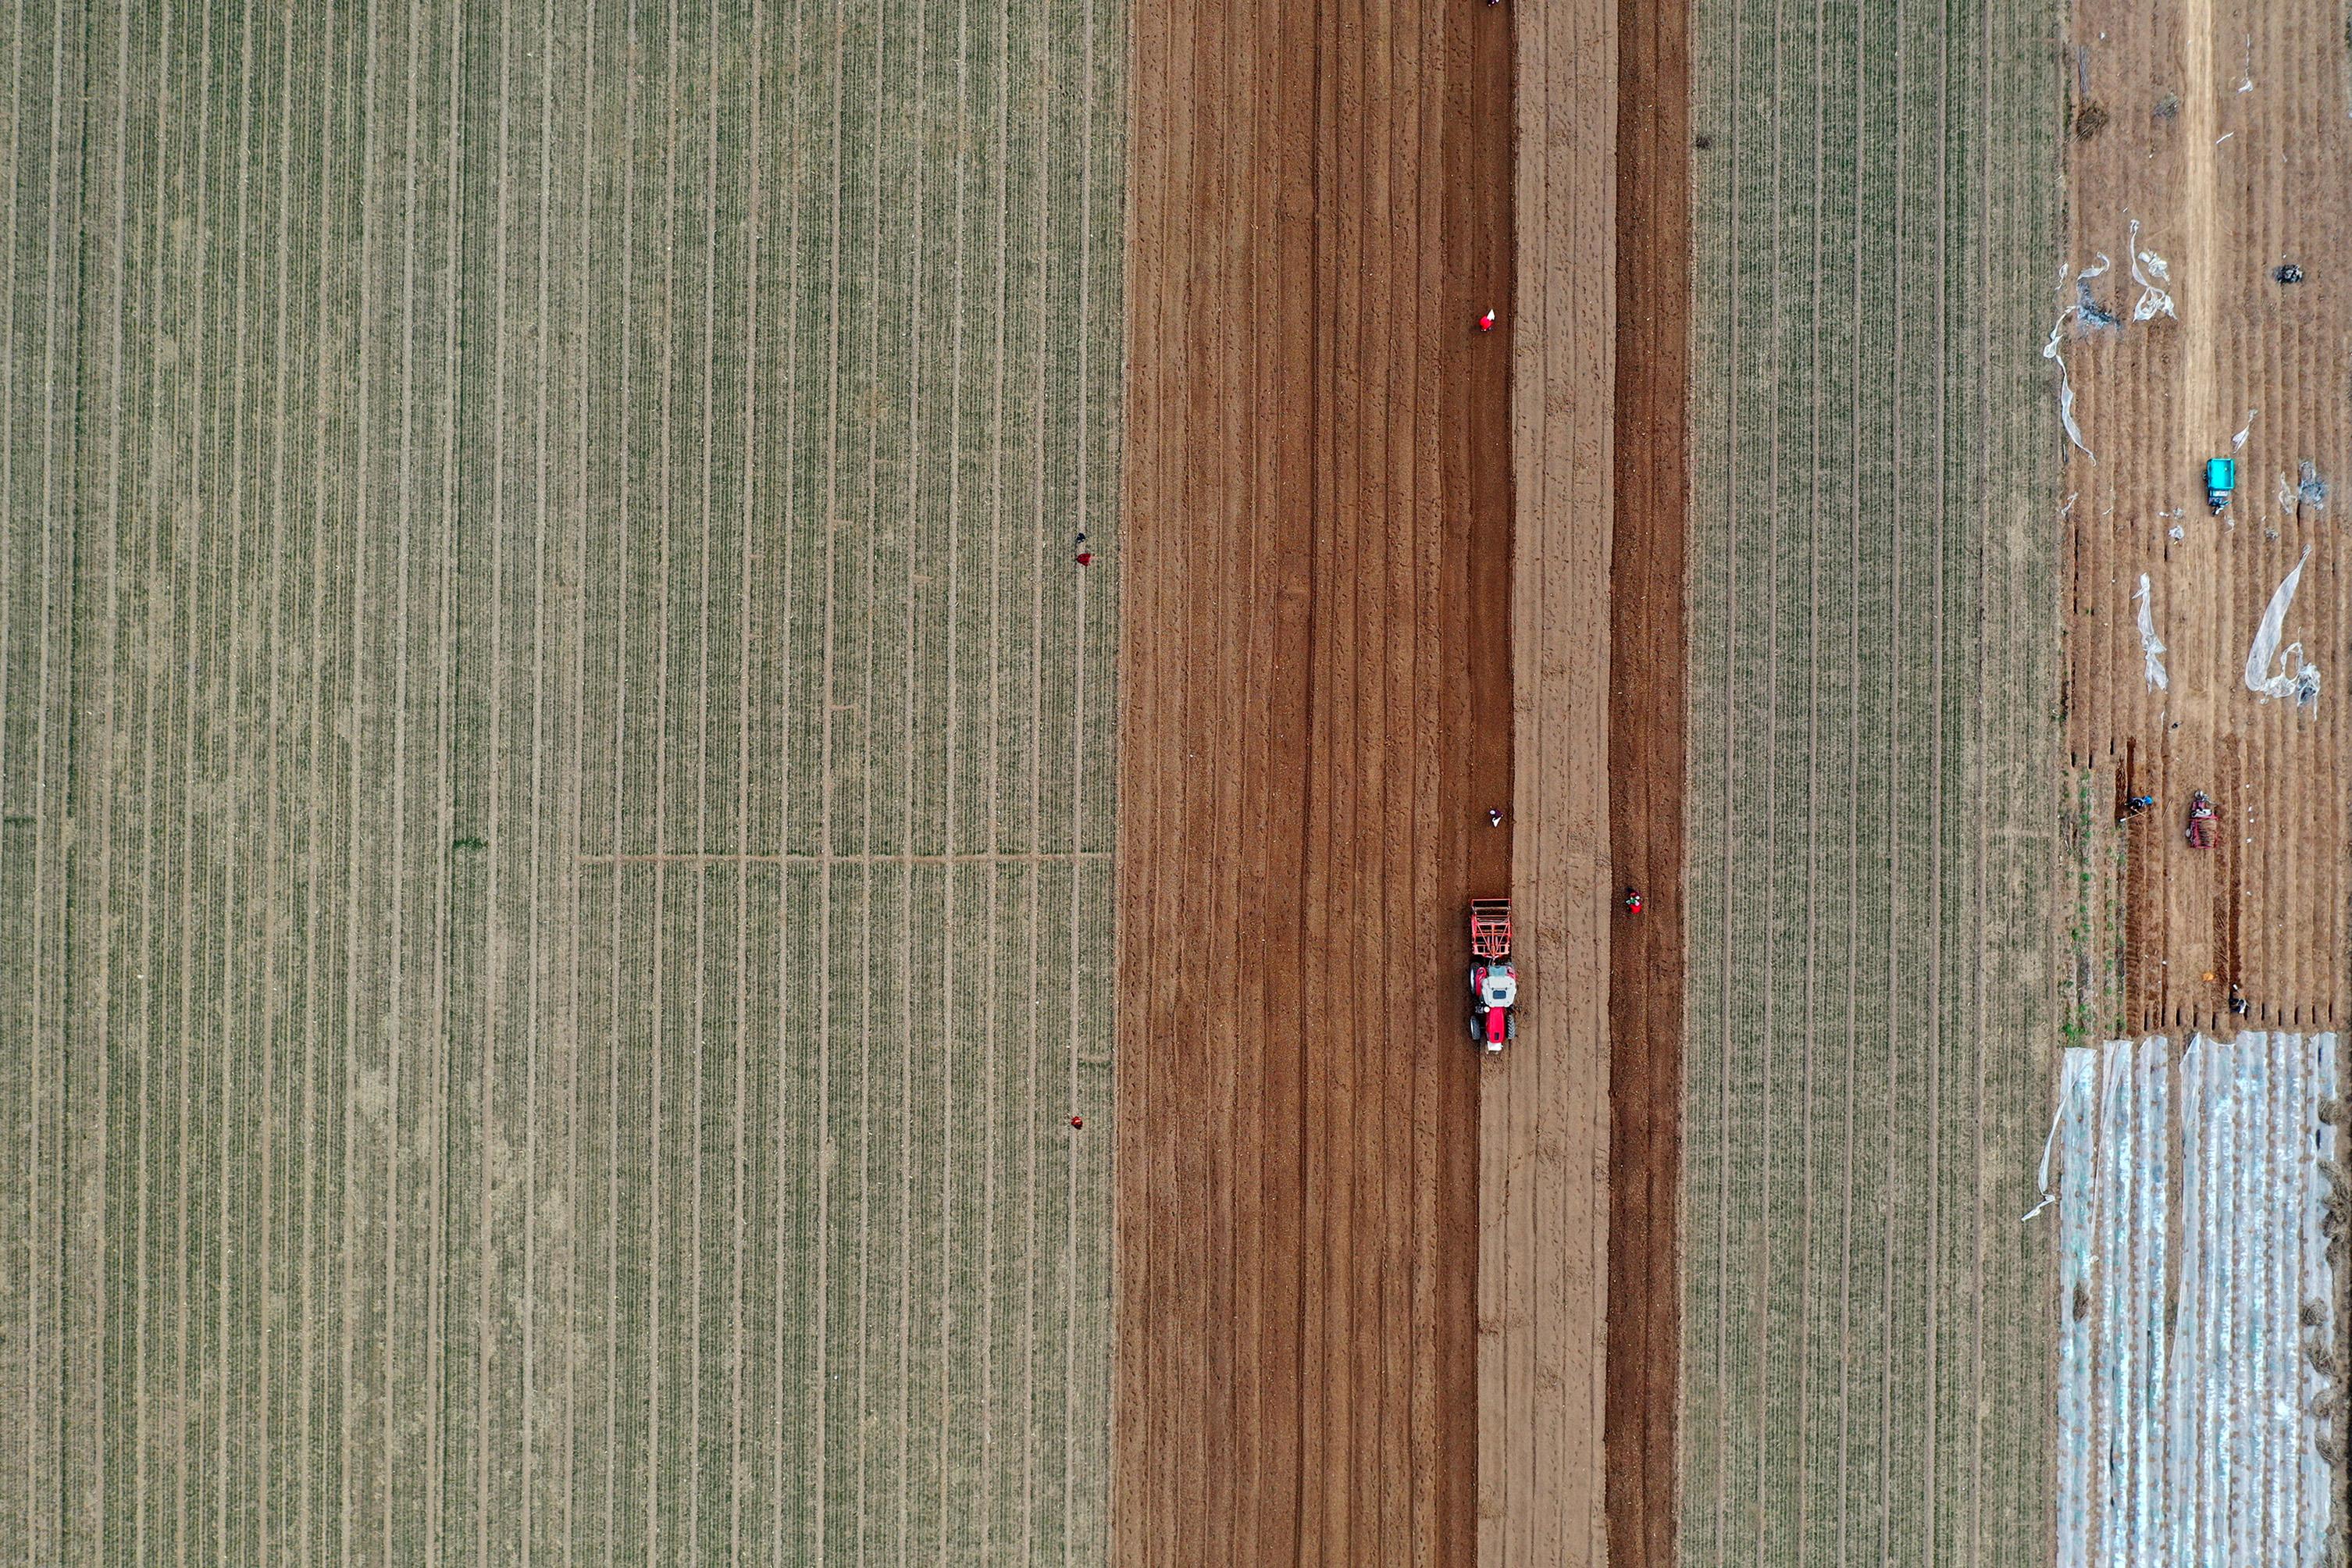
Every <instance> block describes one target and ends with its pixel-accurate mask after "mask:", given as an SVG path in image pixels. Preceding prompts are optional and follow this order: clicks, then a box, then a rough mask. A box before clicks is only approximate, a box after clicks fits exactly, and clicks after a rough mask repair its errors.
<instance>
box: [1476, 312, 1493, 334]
mask: <svg viewBox="0 0 2352 1568" xmlns="http://www.w3.org/2000/svg"><path fill="white" fill-rule="evenodd" d="M1478 330H1479V331H1482V332H1491V331H1494V330H1495V312H1494V311H1492V310H1489V311H1487V312H1486V314H1485V315H1483V316H1481V317H1479V318H1478Z"/></svg>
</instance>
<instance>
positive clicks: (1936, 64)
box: [1680, 0, 2063, 1568]
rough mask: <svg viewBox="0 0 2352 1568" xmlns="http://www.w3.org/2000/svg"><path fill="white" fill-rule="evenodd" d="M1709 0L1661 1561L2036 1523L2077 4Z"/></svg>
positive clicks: (1968, 1560) (2043, 1537) (1852, 1555)
mask: <svg viewBox="0 0 2352 1568" xmlns="http://www.w3.org/2000/svg"><path fill="white" fill-rule="evenodd" d="M1698 19H1699V27H1698V35H1697V57H1696V84H1695V90H1696V114H1695V119H1694V132H1695V134H1696V138H1697V139H1699V141H1700V145H1699V146H1698V147H1697V148H1696V149H1695V151H1694V153H1693V157H1694V158H1695V159H1696V186H1695V189H1696V207H1695V212H1694V217H1695V220H1696V222H1695V230H1696V232H1695V237H1694V247H1695V255H1694V261H1695V276H1696V307H1695V310H1696V313H1695V329H1694V330H1695V332H1696V355H1695V363H1696V364H1698V365H1700V366H1702V367H1704V366H1709V365H1713V366H1719V367H1722V368H1721V370H1720V371H1719V372H1718V373H1717V374H1711V375H1708V374H1702V375H1701V376H1700V377H1699V378H1698V379H1697V381H1696V402H1695V407H1694V416H1695V419H1694V447H1695V464H1694V469H1693V475H1692V494H1693V502H1694V508H1693V518H1692V527H1693V535H1692V556H1691V559H1692V563H1693V565H1692V574H1693V575H1692V587H1691V593H1692V615H1693V627H1692V630H1693V637H1692V641H1693V647H1694V653H1695V661H1696V663H1695V670H1696V674H1695V680H1696V689H1695V691H1694V692H1693V694H1692V698H1691V702H1690V710H1691V712H1692V715H1693V728H1692V737H1691V738H1692V769H1693V773H1692V786H1691V787H1692V795H1691V808H1690V813H1689V820H1690V824H1691V828H1690V857H1691V859H1690V870H1689V883H1690V895H1691V934H1690V943H1691V968H1690V980H1689V984H1690V994H1689V1004H1690V1008H1689V1018H1690V1023H1689V1031H1690V1032H1689V1040H1688V1051H1689V1056H1688V1091H1687V1092H1688V1099H1687V1107H1686V1117H1685V1174H1686V1195H1687V1210H1686V1214H1687V1229H1686V1232H1685V1312H1684V1331H1683V1332H1684V1368H1685V1380H1684V1401H1683V1424H1682V1431H1683V1440H1684V1444H1685V1448H1684V1468H1683V1491H1682V1521H1681V1530H1680V1537H1681V1543H1682V1547H1681V1549H1682V1557H1683V1561H1684V1563H1686V1564H1687V1565H1688V1568H1715V1565H1717V1564H1728V1563H1741V1564H1795V1563H1806V1564H1822V1563H1854V1564H1865V1563H1866V1564H1870V1565H1872V1568H1878V1565H1880V1564H1923V1565H1924V1564H1929V1563H1935V1564H1969V1565H1976V1564H1984V1565H1987V1568H1990V1565H1991V1564H1996V1563H2034V1562H2039V1561H2042V1559H2043V1558H2044V1557H2046V1555H2047V1553H2048V1552H2049V1550H2050V1542H2051V1541H2052V1539H2053V1538H2052V1535H2051V1524H2050V1519H2049V1509H2050V1498H2051V1485H2052V1482H2051V1458H2050V1454H2049V1449H2048V1443H2047V1440H2046V1433H2047V1431H2048V1428H2049V1425H2050V1421H2051V1413H2052V1404H2051V1401H2052V1384H2051V1378H2052V1353H2053V1352H2052V1346H2053V1341H2054V1331H2055V1316H2054V1313H2055V1304H2054V1302H2053V1300H2051V1297H2050V1285H2049V1278H2050V1258H2051V1246H2050V1237H2049V1236H2048V1235H2047V1233H2046V1227H2047V1226H2049V1225H2050V1224H2051V1223H2053V1221H2052V1217H2051V1216H2049V1215H2044V1216H2042V1218H2039V1219H2036V1220H2034V1221H2033V1222H2032V1223H2031V1224H2028V1225H2024V1226H2021V1225H2020V1223H2019V1216H2020V1215H2022V1214H2024V1213H2025V1212H2026V1210H2027V1209H2029V1208H2030V1207H2032V1205H2033V1203H2034V1201H2035V1186H2034V1175H2035V1166H2036V1163H2037V1162H2038V1160H2039V1158H2040V1154H2041V1150H2042V1140H2043V1136H2044V1133H2045V1131H2047V1128H2048V1125H2049V1117H2050V1111H2051V1107H2052V1105H2053V1097H2054V1083H2053V1067H2052V1063H2053V1058H2054V1054H2055V1052H2056V1049H2057V1047H2059V1046H2060V1044H2061V1043H2062V1036H2061V1029H2062V1023H2061V1015H2060V1012H2059V1007H2058V1000H2057V999H2058V994H2059V990H2058V982H2059V977H2058V975H2057V973H2056V972H2055V964H2054V960H2053V952H2054V948H2053V907H2054V905H2055V902H2056V887H2055V878H2056V863H2057V845H2056V843H2055V825H2056V824H2057V822H2058V821H2059V819H2060V809H2059V799H2058V796H2059V793H2060V789H2061V784H2060V765H2061V760H2062V759H2061V755H2060V751H2059V733H2058V728H2057V702H2058V687H2057V679H2058V677H2057V658H2056V651H2057V648H2058V621H2057V580H2056V572H2057V561H2056V549H2055V544H2054V540H2055V525H2054V521H2053V518H2054V515H2055V513H2056V511H2057V509H2058V506H2059V498H2058V497H2057V495H2056V494H2055V493H2054V492H2055V489H2056V484H2057V463H2056V458H2057V447H2056V442H2057V439H2058V437H2057V425H2056V415H2055V411H2054V405H2053V398H2052V389H2051V385H2050V382H2049V380H2048V377H2047V375H2046V374H2045V373H2046V370H2047V367H2046V366H2045V365H2044V364H2043V363H2042V361H2041V359H2040V357H2039V350H2040V347H2041V343H2042V335H2043V333H2045V332H2046V331H2047V330H2048V325H2049V321H2050V319H2051V317H2052V316H2053V313H2054V309H2055V307H2054V305H2053V302H2052V296H2051V294H2050V283H2051V279H2052V278H2053V276H2054V275H2055V268H2056V265H2057V255H2058V253H2057V247H2058V244H2059V236H2060V224H2059V206H2058V201H2059V188H2058V183H2057V182H2058V171H2059V165H2058V146H2057V131H2058V114H2059V109H2058V107H2057V106H2058V105H2059V104H2060V103H2061V101H2062V99H2063V95H2062V94H2061V93H2060V92H2059V91H2058V90H2056V89H2057V86H2058V75H2057V73H2058V71H2059V68H2060V67H2059V55H2058V49H2057V40H2058V34H2059V26H2060V13H2059V10H2058V8H2057V7H2056V6H2054V5H2051V4H2049V3H2048V0H1949V3H1945V4H1935V5H1924V4H1904V5H1872V4H1868V3H1866V0H1814V3H1811V4H1801V5H1790V4H1785V3H1774V0H1701V3H1700V5H1699V7H1698ZM2037 1227H2041V1228H2037Z"/></svg>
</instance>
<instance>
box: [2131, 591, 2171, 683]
mask: <svg viewBox="0 0 2352 1568" xmlns="http://www.w3.org/2000/svg"><path fill="white" fill-rule="evenodd" d="M2132 602H2133V603H2134V604H2136V605H2138V606H2139V651H2140V655H2141V657H2142V658H2145V659H2146V660H2147V689H2149V690H2150V691H2167V690H2169V689H2171V687H2172V681H2171V679H2169V678H2168V676H2166V674H2165V673H2164V641H2163V639H2162V638H2161V637H2158V636H2157V635H2156V605H2155V601H2154V599H2153V598H2152V597H2151V595H2150V591H2149V588H2148V582H2147V573H2145V572H2143V573H2141V574H2139V592H2138V593H2137V594H2134V595H2132Z"/></svg>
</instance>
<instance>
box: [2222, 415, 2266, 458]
mask: <svg viewBox="0 0 2352 1568" xmlns="http://www.w3.org/2000/svg"><path fill="white" fill-rule="evenodd" d="M2261 412H2262V410H2261V409H2259V408H2249V409H2247V410H2246V422H2245V424H2243V425H2242V426H2239V427H2238V433H2237V434H2236V435H2234V436H2232V437H2230V451H2231V455H2232V456H2235V455H2236V454H2237V453H2240V452H2242V451H2244V450H2245V449H2246V437H2249V436H2251V435H2252V434H2253V433H2254V416H2255V415H2257V414H2260V413H2261Z"/></svg>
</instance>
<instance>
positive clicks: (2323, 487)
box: [2294, 458, 2327, 507]
mask: <svg viewBox="0 0 2352 1568" xmlns="http://www.w3.org/2000/svg"><path fill="white" fill-rule="evenodd" d="M2294 499H2295V500H2299V501H2301V502H2302V503H2303V504H2304V505H2305V506H2310V507H2322V506H2326V504H2327V481H2326V479H2321V478H2320V477H2319V469H2318V468H2317V467H2316V466H2315V465H2314V464H2313V462H2312V460H2311V459H2310V458H2305V459H2303V461H2302V463H2301V464H2299V465H2298V471H2297V475H2296V479H2295V485H2294Z"/></svg>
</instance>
